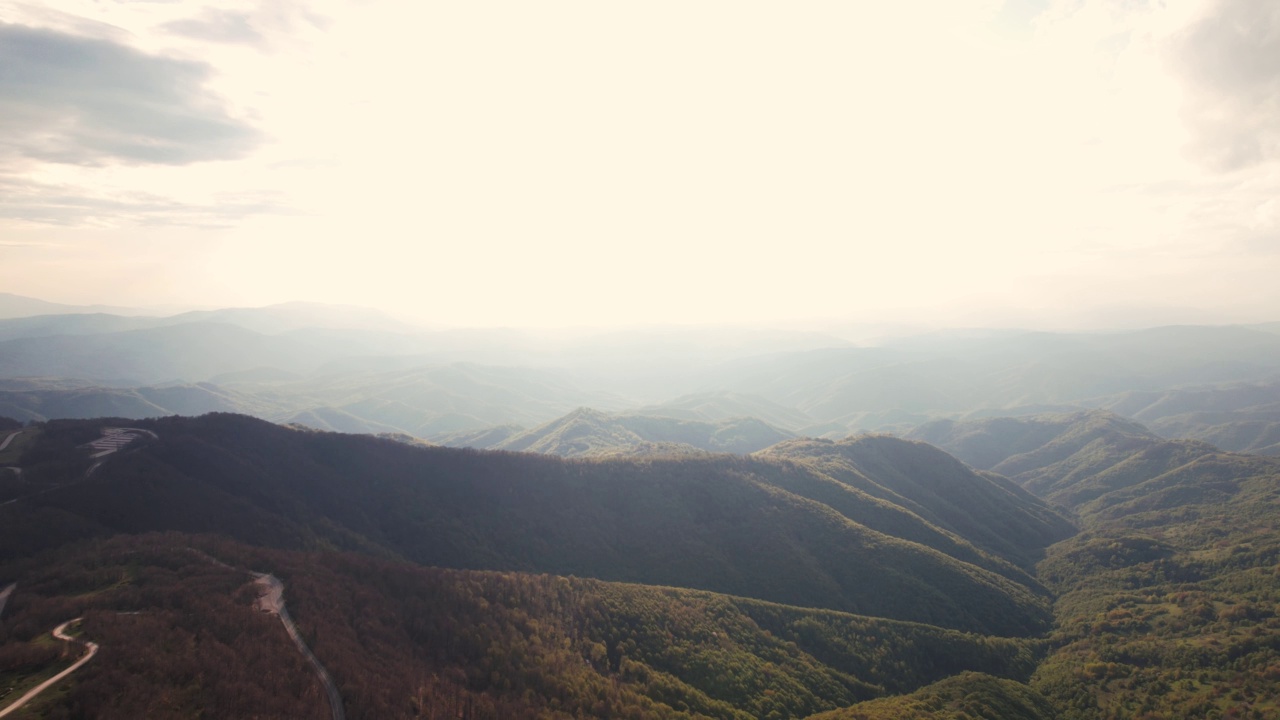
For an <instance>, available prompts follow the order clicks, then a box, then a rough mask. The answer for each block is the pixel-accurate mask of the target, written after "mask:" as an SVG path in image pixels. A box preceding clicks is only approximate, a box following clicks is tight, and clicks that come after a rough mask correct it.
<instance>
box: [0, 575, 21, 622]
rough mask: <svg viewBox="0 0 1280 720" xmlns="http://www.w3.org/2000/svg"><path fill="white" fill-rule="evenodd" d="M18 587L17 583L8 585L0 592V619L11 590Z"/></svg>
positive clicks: (11, 592)
mask: <svg viewBox="0 0 1280 720" xmlns="http://www.w3.org/2000/svg"><path fill="white" fill-rule="evenodd" d="M16 587H18V583H9V587H7V588H5V589H3V590H0V617H4V606H5V603H7V602H9V596H10V595H12V594H13V589H14V588H16Z"/></svg>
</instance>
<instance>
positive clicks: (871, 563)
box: [0, 415, 1060, 635]
mask: <svg viewBox="0 0 1280 720" xmlns="http://www.w3.org/2000/svg"><path fill="white" fill-rule="evenodd" d="M139 425H140V426H142V427H145V428H148V429H151V430H153V431H155V432H156V433H157V434H158V435H159V436H160V440H158V441H154V442H150V443H148V444H146V445H144V446H142V447H139V448H138V449H136V450H134V451H131V452H128V453H125V454H123V455H121V456H119V457H116V458H113V459H112V461H111V462H109V463H107V464H105V465H103V466H102V467H101V468H100V469H98V470H97V471H96V472H95V473H94V475H93V476H92V478H91V481H89V482H80V483H79V484H77V485H74V486H73V487H74V488H75V489H74V491H73V492H72V491H67V492H50V493H45V494H42V495H37V496H33V497H31V498H28V499H26V500H21V501H19V502H18V503H14V504H10V505H7V506H2V507H0V513H3V514H4V517H3V520H4V522H0V533H3V534H4V542H3V543H0V547H3V548H5V549H7V550H8V551H9V553H10V555H11V556H12V554H13V553H23V552H29V551H30V550H29V549H28V548H29V547H30V543H31V540H30V536H31V535H33V534H34V535H45V536H48V535H59V534H60V535H59V536H60V537H66V538H71V537H76V536H84V535H86V534H98V533H101V532H104V531H108V530H109V531H114V532H144V531H149V530H179V531H184V532H220V533H225V534H228V535H230V536H232V537H236V538H239V539H241V540H244V541H248V542H252V543H255V544H262V545H268V546H274V547H293V548H318V547H338V548H348V549H353V550H361V551H363V552H367V553H371V554H375V555H381V556H384V557H404V558H407V559H411V560H413V561H415V562H418V563H421V564H423V565H434V566H441V567H456V568H473V569H504V570H522V571H536V572H551V573H556V574H564V575H569V574H573V575H579V576H589V577H597V578H601V579H608V580H624V581H630V582H641V583H648V584H661V585H677V586H681V587H691V588H703V589H707V590H713V591H716V592H726V593H730V594H734V595H741V596H745V597H756V598H760V599H764V600H771V601H776V602H783V603H787V604H793V605H800V606H809V607H825V608H831V609H838V610H845V611H850V612H858V613H861V614H868V615H878V616H885V617H893V618H899V619H905V620H915V621H920V622H927V623H930V624H935V625H941V626H946V627H954V628H959V629H968V630H975V631H982V632H988V633H995V634H1008V635H1019V634H1023V633H1026V632H1034V631H1036V630H1037V629H1040V628H1043V627H1044V622H1045V619H1046V614H1045V608H1044V605H1043V600H1042V598H1040V597H1038V596H1037V594H1036V591H1035V590H1033V589H1032V588H1031V587H1030V586H1028V585H1027V584H1025V583H1026V580H1025V578H1023V579H1019V580H1011V579H1009V578H1010V576H1012V577H1016V574H1014V573H1010V572H1007V571H1006V572H1004V573H1003V574H1001V573H997V572H993V571H992V570H990V569H986V568H984V567H981V566H979V565H978V564H974V563H970V562H966V561H963V560H961V559H959V558H957V557H955V556H952V555H948V554H946V553H944V552H943V551H940V550H938V549H935V548H934V547H930V546H926V545H923V544H920V543H918V542H913V541H909V540H904V539H901V538H898V537H893V536H890V535H888V534H885V533H883V532H879V531H877V530H874V529H872V528H870V527H868V526H867V525H864V524H862V523H860V522H855V521H854V520H851V519H850V518H849V517H847V516H845V515H843V514H841V513H840V512H839V511H837V510H835V509H833V508H831V507H829V506H827V505H824V504H821V503H819V502H815V501H814V500H811V499H809V498H806V497H802V496H800V495H797V494H794V493H792V492H789V491H787V490H785V489H783V488H784V486H785V485H786V484H787V483H788V482H789V481H788V480H787V479H786V476H788V475H793V474H795V473H797V472H805V471H804V470H803V468H799V467H798V466H797V465H795V464H789V463H784V464H779V463H777V462H771V461H768V460H766V459H749V458H734V457H732V456H724V455H719V456H707V457H683V458H665V459H664V458H658V459H652V460H636V461H625V460H616V459H609V460H595V461H591V460H565V459H560V458H554V457H544V456H537V455H528V454H513V453H479V452H475V451H465V450H454V449H450V448H422V447H412V446H409V445H405V444H401V443H395V442H391V441H385V440H380V439H377V438H371V437H364V436H350V435H334V434H327V433H311V432H300V431H296V430H290V429H287V428H281V427H278V426H274V425H270V424H268V423H264V422H261V421H257V420H252V419H250V418H245V417H238V416H227V415H210V416H205V417H203V418H198V419H186V418H165V419H160V420H155V421H145V422H141V423H139ZM94 432H95V426H94V425H92V424H87V423H81V424H76V423H72V422H65V423H62V424H60V425H56V426H46V430H45V433H44V435H42V436H41V440H40V442H38V443H36V446H35V447H33V449H32V451H31V452H32V456H31V457H33V458H36V459H39V458H41V457H52V456H54V455H57V454H58V453H63V454H65V452H66V450H65V448H67V447H68V446H69V445H72V444H74V441H75V440H79V438H81V437H86V436H88V437H92V436H94ZM63 438H65V439H63ZM79 442H84V440H79ZM58 448H64V449H63V450H58ZM42 453H43V454H42ZM24 463H26V461H25V460H24ZM28 464H30V468H29V469H27V470H26V472H25V473H24V476H30V477H37V476H41V474H42V473H43V474H46V475H48V476H50V477H53V476H56V473H57V472H58V468H59V467H65V469H64V470H62V471H61V472H63V473H64V476H67V477H68V479H70V480H73V481H74V479H75V478H76V477H78V475H77V473H81V472H83V467H84V466H83V465H81V466H74V465H73V466H70V467H66V466H64V465H54V466H52V467H50V468H48V469H45V466H43V465H41V464H40V463H28ZM24 467H25V465H24ZM1045 522H1046V523H1051V522H1052V521H1051V519H1049V518H1046V519H1045ZM1059 522H1060V521H1059ZM36 527H38V528H40V530H39V531H37V530H35V528H36ZM932 532H933V533H935V534H940V533H941V531H939V530H937V529H936V528H935V529H933V531H932ZM55 539H56V538H55ZM960 540H961V542H959V543H958V542H957V540H956V539H955V538H954V537H953V538H952V539H951V543H952V544H953V545H956V544H964V543H967V542H968V541H964V540H963V538H961V539H960ZM970 551H971V552H972V550H970ZM974 559H975V561H981V562H982V563H984V564H985V565H987V566H989V567H991V566H998V563H997V562H995V561H994V560H993V559H992V558H990V557H987V558H985V559H984V558H980V557H975V558H974Z"/></svg>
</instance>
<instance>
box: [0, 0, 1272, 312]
mask: <svg viewBox="0 0 1280 720" xmlns="http://www.w3.org/2000/svg"><path fill="white" fill-rule="evenodd" d="M1278 277H1280V3H1276V2H1273V1H1272V0H1159V1H1153V2H1144V1H1142V0H1112V1H1104V0H1070V1H1061V2H1060V1H1058V0H1006V1H1005V2H1001V1H1000V0H975V1H973V2H965V3H957V2H954V0H920V1H919V2H914V3H851V2H847V1H839V2H837V1H824V0H813V1H808V2H802V3H782V2H757V1H755V0H732V1H723V2H722V1H711V0H708V1H705V2H704V1H699V0H693V1H690V0H680V2H669V1H666V0H648V1H646V2H643V3H638V2H637V3H622V2H600V1H599V0H581V1H564V0H547V1H545V2H527V1H524V0H520V1H510V2H501V1H488V0H474V1H469V2H465V3H454V2H450V3H444V2H432V1H423V2H390V1H387V0H349V1H348V0H318V1H316V2H308V1H306V0H300V1H298V2H292V1H291V0H252V1H248V2H240V1H239V0H220V1H219V2H216V3H214V2H209V3H203V2H187V1H185V0H177V1H171V2H165V1H164V0H150V1H147V0H136V1H117V0H67V1H66V2H60V1H58V0H54V1H52V2H40V3H12V2H6V1H4V0H0V290H3V291H5V292H12V293H16V294H20V295H28V296H32V297H38V298H41V299H45V300H50V301H55V302H62V303H72V304H93V303H102V304H111V305H131V306H148V307H158V306H164V307H185V306H191V307H215V306H253V305H265V304H271V303H278V302H286V301H294V300H304V301H317V302H330V303H343V304H354V305H363V306H369V307H376V308H381V309H385V310H389V311H392V312H393V313H395V314H398V315H400V316H402V317H409V318H413V319H417V320H420V321H422V322H426V323H430V324H434V325H455V326H535V327H537V326H541V327H549V326H550V327H558V326H575V325H593V326H600V325H628V324H664V323H678V324H696V323H733V324H749V323H756V324H765V325H775V326H787V325H789V324H793V325H796V326H799V325H807V326H814V325H821V324H822V323H859V322H867V323H894V322H901V323H915V324H925V325H964V326H1021V327H1039V328H1046V329H1053V328H1084V327H1118V326H1141V325H1154V324H1166V323H1178V322H1214V323H1218V322H1260V321H1275V320H1280V282H1277V278H1278Z"/></svg>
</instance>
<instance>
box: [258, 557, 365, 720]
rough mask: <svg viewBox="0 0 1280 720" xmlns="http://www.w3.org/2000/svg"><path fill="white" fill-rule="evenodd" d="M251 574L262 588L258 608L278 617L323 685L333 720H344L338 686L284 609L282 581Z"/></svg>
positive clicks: (271, 576) (270, 576)
mask: <svg viewBox="0 0 1280 720" xmlns="http://www.w3.org/2000/svg"><path fill="white" fill-rule="evenodd" d="M253 576H254V578H256V579H255V580H254V583H256V584H257V585H258V586H260V587H261V588H262V594H261V595H260V596H258V609H259V610H262V611H265V612H269V613H271V614H273V615H276V616H278V617H279V618H280V622H281V624H283V625H284V629H285V632H288V633H289V637H291V638H293V644H294V645H297V646H298V651H299V652H301V653H302V656H303V657H305V658H306V659H307V662H309V663H311V667H312V669H314V670H315V671H316V675H317V676H319V678H320V684H322V685H324V691H325V693H326V694H327V695H328V696H329V709H330V710H331V711H332V712H333V720H346V718H347V713H346V711H345V710H344V709H343V707H342V696H341V695H339V694H338V686H337V685H335V684H334V682H333V678H332V677H331V676H330V675H329V671H328V670H325V669H324V666H323V665H321V664H320V660H319V659H318V658H316V656H315V654H314V653H312V652H311V648H309V647H307V644H306V643H305V642H303V640H302V636H301V635H299V634H298V628H297V626H295V625H294V624H293V618H291V617H289V611H288V610H287V609H285V606H284V583H282V582H280V578H278V577H276V576H275V575H268V574H266V573H254V574H253Z"/></svg>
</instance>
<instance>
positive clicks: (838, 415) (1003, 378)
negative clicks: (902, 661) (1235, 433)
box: [706, 326, 1280, 431]
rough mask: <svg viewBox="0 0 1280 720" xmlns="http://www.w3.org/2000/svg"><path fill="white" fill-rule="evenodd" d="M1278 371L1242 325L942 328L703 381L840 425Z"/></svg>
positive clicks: (855, 426)
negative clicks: (1090, 330) (975, 331)
mask: <svg viewBox="0 0 1280 720" xmlns="http://www.w3.org/2000/svg"><path fill="white" fill-rule="evenodd" d="M1224 358H1229V360H1224ZM1277 372H1280V336H1278V335H1276V334H1274V333H1270V332H1264V331H1262V330H1257V329H1251V328H1246V327H1198V326H1180V327H1164V328H1153V329H1149V330H1141V331H1134V332H1124V333H1112V334H1066V333H1035V332H1008V333H986V334H979V335H965V334H954V335H948V334H941V333H940V334H933V335H920V336H913V337H908V338H901V339H897V340H890V341H886V342H885V343H883V344H882V345H880V346H877V347H862V348H840V349H826V350H816V351H811V352H806V353H787V354H779V355H776V356H766V357H759V358H750V359H744V360H740V361H735V362H732V363H726V364H725V365H724V366H723V367H721V368H720V369H719V371H718V372H717V373H716V377H715V379H713V380H710V381H709V382H708V383H707V388H706V389H707V390H717V391H733V392H742V393H754V394H758V395H761V396H763V397H764V398H766V399H767V400H769V401H772V402H775V403H778V404H781V405H785V406H788V407H792V408H795V409H796V410H799V411H800V412H803V413H805V414H806V415H808V416H810V417H813V418H814V419H815V422H818V423H838V424H841V425H843V426H844V427H846V428H847V429H848V430H874V429H887V430H894V431H906V430H909V429H910V428H911V427H913V426H915V425H919V424H921V423H924V422H927V421H929V420H931V419H936V418H939V417H956V416H960V415H965V414H969V413H974V412H977V411H995V412H996V414H1000V413H999V411H1000V410H1007V409H1014V408H1020V407H1026V406H1035V405H1042V406H1049V405H1066V404H1077V405H1078V404H1084V403H1086V402H1088V401H1090V400H1093V399H1097V398H1103V397H1109V396H1115V395H1117V394H1120V393H1126V392H1146V391H1151V392H1156V391H1167V390H1171V389H1174V388H1177V387H1180V386H1185V385H1195V384H1205V383H1229V382H1246V381H1249V382H1256V381H1262V380H1267V379H1273V378H1274V377H1275V375H1276V373H1277Z"/></svg>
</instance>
